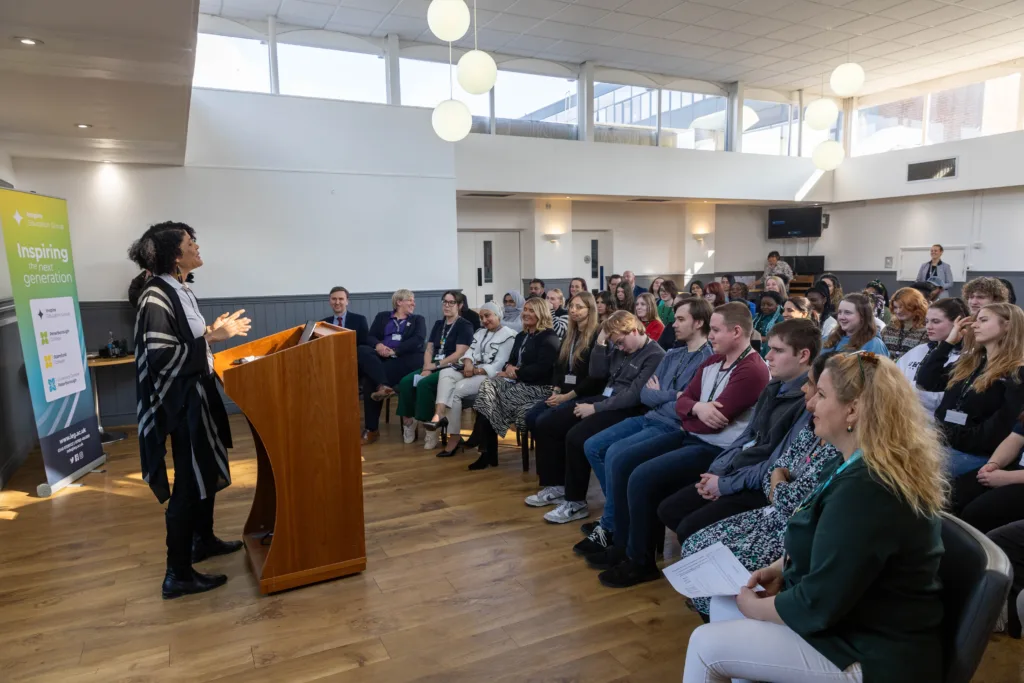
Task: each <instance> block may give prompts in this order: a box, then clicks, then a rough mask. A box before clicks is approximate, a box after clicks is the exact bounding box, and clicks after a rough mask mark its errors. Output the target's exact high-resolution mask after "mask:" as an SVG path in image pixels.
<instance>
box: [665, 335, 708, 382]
mask: <svg viewBox="0 0 1024 683" xmlns="http://www.w3.org/2000/svg"><path fill="white" fill-rule="evenodd" d="M710 343H711V342H707V341H706V342H704V343H703V344H701V347H700V348H699V349H697V350H696V351H692V352H691V351H690V350H689V349H687V350H686V358H684V359H683V360H682V361H680V363H679V366H678V367H677V368H676V372H675V374H674V375H672V379H670V380H669V382H668V386H667V388H668V389H672V390H673V391H674V389H673V387H675V385H676V380H678V379H679V377H680V375H682V374H683V373H684V372H686V371H687V370H688V369H689V368H690V365H692V364H693V363H694V362H696V361H702V359H703V355H702V354H701V351H703V350H704V347H705V346H707V345H708V344H710Z"/></svg>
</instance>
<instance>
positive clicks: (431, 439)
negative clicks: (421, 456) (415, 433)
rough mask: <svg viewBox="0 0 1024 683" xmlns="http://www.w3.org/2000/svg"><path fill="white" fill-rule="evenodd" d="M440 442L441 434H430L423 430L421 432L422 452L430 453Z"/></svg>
mask: <svg viewBox="0 0 1024 683" xmlns="http://www.w3.org/2000/svg"><path fill="white" fill-rule="evenodd" d="M440 442H441V432H436V431H435V432H431V431H428V430H424V432H423V450H425V451H432V450H434V449H435V448H437V444H439V443H440Z"/></svg>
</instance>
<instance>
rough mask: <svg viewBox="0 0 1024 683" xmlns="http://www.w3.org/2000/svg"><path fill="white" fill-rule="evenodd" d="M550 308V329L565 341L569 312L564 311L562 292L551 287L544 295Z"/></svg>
mask: <svg viewBox="0 0 1024 683" xmlns="http://www.w3.org/2000/svg"><path fill="white" fill-rule="evenodd" d="M544 298H545V299H547V302H548V306H549V307H550V308H551V327H552V329H554V331H555V334H557V335H558V338H559V339H565V331H566V329H567V328H568V327H569V311H567V310H565V296H563V295H562V290H560V289H558V288H557V287H552V288H551V289H549V290H548V291H547V294H545V295H544Z"/></svg>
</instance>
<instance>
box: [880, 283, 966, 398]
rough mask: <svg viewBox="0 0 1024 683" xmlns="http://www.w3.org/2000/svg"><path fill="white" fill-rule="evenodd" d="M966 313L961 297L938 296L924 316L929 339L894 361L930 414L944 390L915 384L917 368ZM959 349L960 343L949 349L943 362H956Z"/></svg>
mask: <svg viewBox="0 0 1024 683" xmlns="http://www.w3.org/2000/svg"><path fill="white" fill-rule="evenodd" d="M967 315H968V313H967V304H965V303H964V302H963V300H962V299H939V300H938V301H935V302H933V303H932V304H931V306H929V307H928V313H927V315H926V317H925V333H926V334H927V336H928V342H927V343H925V344H920V345H918V346H915V347H914V348H912V349H911V350H910V351H907V352H906V353H905V354H903V355H902V356H901V357H900V359H899V361H898V362H897V363H896V367H898V368H899V369H900V371H902V372H903V376H904V377H906V378H907V380H908V381H909V382H910V383H911V384H912V385H913V386H914V389H915V390H916V391H917V397H918V398H919V399H921V405H923V406H924V409H925V410H926V411H927V412H928V414H929V415H934V414H935V409H936V408H938V407H939V402H940V401H942V393H943V392H942V391H925V390H924V389H922V388H921V386H920V385H919V384H918V383H917V371H918V368H920V367H921V361H923V360H924V357H925V356H927V355H928V354H929V353H931V351H932V350H933V349H934V348H935V347H936V346H938V344H939V342H941V341H943V340H944V339H946V337H948V336H949V333H950V331H951V330H952V329H953V325H954V324H955V323H956V321H958V320H960V319H961V318H966V317H967ZM961 348H962V342H961V343H958V344H957V345H956V346H954V347H953V348H951V349H950V351H949V355H948V356H947V357H946V365H951V364H953V363H955V362H956V360H957V359H958V358H959V357H960V350H961Z"/></svg>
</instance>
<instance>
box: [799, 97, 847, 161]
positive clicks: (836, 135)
mask: <svg viewBox="0 0 1024 683" xmlns="http://www.w3.org/2000/svg"><path fill="white" fill-rule="evenodd" d="M806 116H807V108H806V107H804V117H803V119H802V121H803V122H802V123H801V125H802V126H803V129H804V134H803V151H802V152H801V153H800V155H801V156H805V157H810V156H812V155H813V154H814V148H815V147H817V146H818V145H819V144H821V143H822V142H824V141H825V140H835V141H836V142H842V141H843V123H844V118H843V112H842V110H840V112H839V116H838V117H837V118H836V122H835V123H833V124H832V127H831V128H829V129H828V130H815V129H813V128H811V127H810V126H808V125H807V123H806V120H807V119H806ZM794 135H796V133H794ZM797 143H798V141H797V140H793V143H792V144H793V155H794V156H796V146H797Z"/></svg>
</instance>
